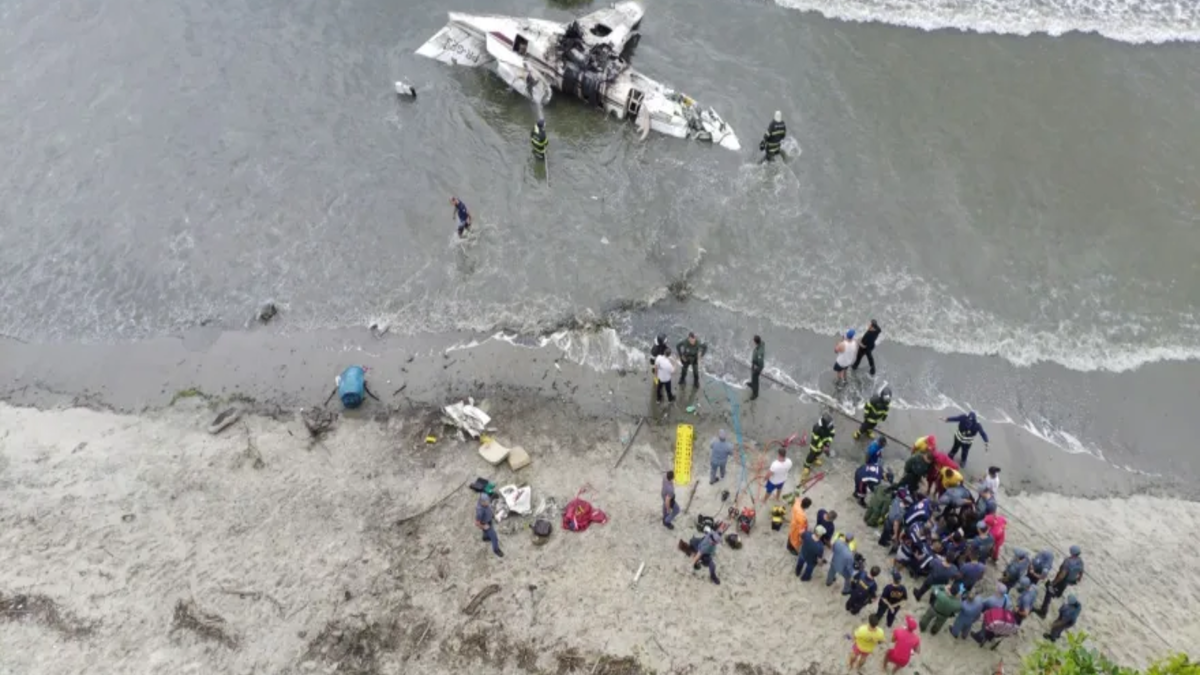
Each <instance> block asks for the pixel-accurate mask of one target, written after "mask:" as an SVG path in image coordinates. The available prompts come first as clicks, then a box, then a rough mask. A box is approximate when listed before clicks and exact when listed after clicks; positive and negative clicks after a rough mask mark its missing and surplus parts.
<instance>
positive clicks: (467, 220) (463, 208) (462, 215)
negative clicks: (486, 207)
mask: <svg viewBox="0 0 1200 675" xmlns="http://www.w3.org/2000/svg"><path fill="white" fill-rule="evenodd" d="M450 205H451V206H453V207H454V216H455V217H456V218H457V219H458V238H459V239H462V238H463V237H465V236H467V230H470V229H471V212H470V211H468V210H467V205H466V204H464V203H463V202H462V201H461V200H459V198H458V197H451V198H450Z"/></svg>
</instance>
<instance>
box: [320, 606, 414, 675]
mask: <svg viewBox="0 0 1200 675" xmlns="http://www.w3.org/2000/svg"><path fill="white" fill-rule="evenodd" d="M398 635H399V627H398V626H397V625H396V624H395V623H392V622H387V623H379V622H369V623H368V622H367V621H365V620H363V619H359V620H357V621H356V622H355V623H354V624H348V623H343V622H341V621H330V622H329V623H328V624H326V625H325V628H324V629H322V630H321V633H320V634H319V635H317V637H315V638H313V639H312V641H311V642H309V643H308V649H307V650H305V652H304V656H303V657H301V661H319V662H321V663H324V664H325V665H327V666H330V667H329V668H326V669H325V671H326V672H339V673H354V674H355V675H378V673H381V672H383V670H382V667H381V665H380V663H379V661H380V657H381V656H383V655H384V654H386V653H389V652H393V651H395V650H396V648H397V647H398V646H399V645H398V644H397V636H398Z"/></svg>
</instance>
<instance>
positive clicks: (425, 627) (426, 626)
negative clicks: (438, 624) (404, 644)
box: [404, 619, 433, 661]
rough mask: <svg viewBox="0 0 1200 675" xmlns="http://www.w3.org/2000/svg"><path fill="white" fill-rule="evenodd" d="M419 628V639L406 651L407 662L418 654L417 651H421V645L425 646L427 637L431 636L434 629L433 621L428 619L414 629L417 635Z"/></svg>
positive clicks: (405, 658)
mask: <svg viewBox="0 0 1200 675" xmlns="http://www.w3.org/2000/svg"><path fill="white" fill-rule="evenodd" d="M418 628H420V629H421V634H420V635H419V636H418V637H417V639H416V641H414V642H413V644H412V647H411V648H410V649H408V650H406V651H405V653H404V660H405V661H407V660H409V659H410V658H412V656H413V654H416V653H417V651H418V650H420V649H421V645H423V644H425V636H426V635H429V631H430V630H432V629H433V621H430V620H429V619H426V620H425V621H424V622H422V623H421V624H419V625H418V626H416V627H414V628H413V632H414V633H415V632H416V630H417V629H418Z"/></svg>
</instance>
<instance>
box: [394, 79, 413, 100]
mask: <svg viewBox="0 0 1200 675" xmlns="http://www.w3.org/2000/svg"><path fill="white" fill-rule="evenodd" d="M396 94H398V95H400V96H407V97H409V98H413V99H415V98H416V97H417V90H416V89H414V88H413V86H412V85H411V84H407V83H405V82H401V81H400V80H396Z"/></svg>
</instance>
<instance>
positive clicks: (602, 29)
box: [590, 23, 612, 37]
mask: <svg viewBox="0 0 1200 675" xmlns="http://www.w3.org/2000/svg"><path fill="white" fill-rule="evenodd" d="M590 32H591V34H592V35H595V36H596V37H608V34H609V33H611V32H612V29H611V28H609V27H608V26H605V25H604V24H602V23H598V24H596V25H595V26H592V30H591V31H590Z"/></svg>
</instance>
